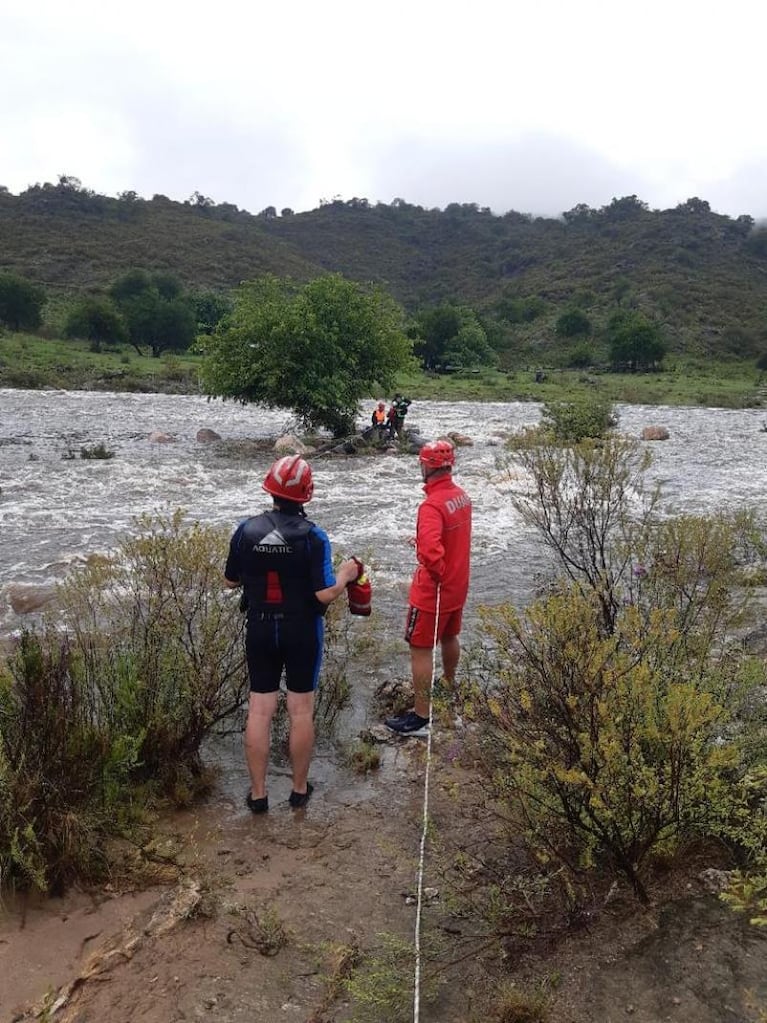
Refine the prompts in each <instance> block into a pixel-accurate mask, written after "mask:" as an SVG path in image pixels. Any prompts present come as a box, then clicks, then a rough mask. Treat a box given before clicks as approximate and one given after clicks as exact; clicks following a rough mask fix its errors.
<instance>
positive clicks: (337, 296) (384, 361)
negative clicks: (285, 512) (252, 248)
mask: <svg viewBox="0 0 767 1023" xmlns="http://www.w3.org/2000/svg"><path fill="white" fill-rule="evenodd" d="M403 326H404V316H403V313H402V310H401V309H400V308H399V306H398V305H397V304H396V303H395V302H394V300H393V299H392V298H390V297H389V296H388V295H387V294H386V293H385V292H384V291H383V290H382V289H381V288H378V287H374V288H370V289H366V288H364V287H363V286H362V285H360V284H356V283H354V282H352V281H348V280H345V279H344V278H343V277H342V276H341V275H340V274H328V275H327V276H325V277H318V278H317V279H316V280H314V281H311V282H310V283H309V284H306V285H304V286H302V287H298V286H295V285H293V284H291V283H290V282H289V281H283V280H279V279H278V278H276V277H272V276H267V277H262V278H259V279H258V280H255V281H251V282H249V283H246V284H244V285H242V287H241V288H240V290H239V292H238V294H237V300H236V304H235V308H234V311H233V312H232V314H231V315H230V316H228V317H226V318H225V319H224V320H223V321H222V323H221V324H220V325H219V326H218V328H217V329H216V330H215V331H214V332H213V334H212V335H211V336H210V338H206V339H205V342H204V358H203V369H202V382H203V386H204V388H205V390H206V392H207V393H208V394H209V395H213V396H216V397H221V398H233V399H234V400H235V401H239V402H242V403H243V404H250V403H256V404H262V405H265V406H267V407H268V408H289V409H292V410H293V411H294V412H295V413H296V415H297V416H298V418H299V419H300V420H301V422H302V423H304V424H305V425H306V426H308V427H310V428H317V427H320V428H325V429H328V430H330V431H331V432H332V433H333V434H334V435H335V436H343V435H344V434H348V433H351V432H352V431H353V429H354V421H355V418H356V414H357V410H358V405H359V401H360V399H361V398H363V397H364V396H365V395H369V394H370V393H371V392H372V391H373V390H374V389H378V390H382V391H385V390H388V389H391V388H392V387H393V386H394V381H395V374H396V373H397V372H398V371H399V370H402V369H404V368H406V367H407V366H408V364H409V361H410V353H411V342H410V341H408V339H407V338H406V337H405V334H404V329H403Z"/></svg>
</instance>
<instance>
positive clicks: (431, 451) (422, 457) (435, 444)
mask: <svg viewBox="0 0 767 1023" xmlns="http://www.w3.org/2000/svg"><path fill="white" fill-rule="evenodd" d="M418 461H419V462H420V463H421V465H425V466H426V467H427V468H428V469H444V468H445V467H446V466H448V465H455V448H454V447H453V445H452V444H451V443H450V441H449V440H435V441H432V442H431V443H430V444H424V446H423V447H422V448H421V450H420V451H419V453H418Z"/></svg>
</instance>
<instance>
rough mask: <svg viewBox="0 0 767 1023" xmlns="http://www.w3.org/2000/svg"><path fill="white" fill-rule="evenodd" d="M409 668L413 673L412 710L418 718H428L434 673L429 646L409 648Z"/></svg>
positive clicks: (432, 658) (432, 655)
mask: <svg viewBox="0 0 767 1023" xmlns="http://www.w3.org/2000/svg"><path fill="white" fill-rule="evenodd" d="M410 667H411V670H412V673H413V692H414V693H415V702H414V710H415V712H416V714H417V715H418V716H419V717H422V718H428V716H429V693H430V691H431V676H432V672H433V671H434V652H433V650H432V647H430V646H411V647H410Z"/></svg>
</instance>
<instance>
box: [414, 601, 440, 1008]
mask: <svg viewBox="0 0 767 1023" xmlns="http://www.w3.org/2000/svg"><path fill="white" fill-rule="evenodd" d="M439 598H440V587H439V584H438V585H437V600H436V611H435V615H434V643H433V644H432V651H431V682H430V683H429V731H428V735H427V738H426V770H425V771H424V780H423V827H422V829H421V851H420V855H419V857H418V893H417V896H416V905H415V938H414V944H415V978H414V982H413V1023H418V1021H419V1019H420V1018H421V910H422V909H423V872H424V863H425V860H426V834H427V832H428V830H429V776H430V774H431V736H432V731H433V729H432V699H433V696H434V680H435V677H436V674H437V636H438V634H439Z"/></svg>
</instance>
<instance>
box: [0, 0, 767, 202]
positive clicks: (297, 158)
mask: <svg viewBox="0 0 767 1023" xmlns="http://www.w3.org/2000/svg"><path fill="white" fill-rule="evenodd" d="M499 8H500V9H499ZM765 27H767V9H763V7H762V5H756V4H753V3H751V2H750V0H730V2H729V3H728V4H726V5H722V4H719V3H718V4H714V3H712V2H710V0H703V2H698V3H694V4H693V3H692V2H691V0H671V2H668V0H665V2H661V0H646V2H645V4H644V5H642V6H641V7H638V6H636V5H629V4H627V3H626V2H625V0H611V2H607V0H581V2H580V3H577V4H575V3H572V0H539V2H538V3H537V4H535V5H533V4H529V5H522V4H519V3H510V4H506V5H497V4H496V3H495V2H492V0H475V2H474V3H472V4H471V5H455V4H453V5H450V4H445V3H440V4H437V3H435V2H434V0H421V2H418V3H413V2H412V0H410V2H408V3H405V2H404V0H391V2H389V3H387V4H385V5H384V4H373V3H371V2H367V3H359V0H356V2H352V0H326V2H325V3H324V4H317V3H313V2H309V0H293V2H281V3H278V2H276V0H261V2H260V3H259V4H254V5H251V6H249V7H246V6H244V5H241V4H240V3H239V2H235V0H220V2H219V3H217V4H215V5H210V4H202V3H199V2H192V3H186V4H183V5H182V4H180V3H178V2H177V0H155V2H151V3H150V2H149V0H135V2H134V3H133V4H132V5H131V6H130V7H129V8H126V7H124V6H118V5H116V4H114V3H110V2H108V0H98V2H97V0H70V3H68V4H66V5H64V4H61V3H60V0H55V2H54V0H39V2H38V3H37V4H35V5H34V7H23V6H21V5H18V6H16V7H15V8H14V9H11V10H8V8H7V6H6V9H5V10H4V11H3V13H2V14H0V89H2V95H3V96H5V97H8V96H13V97H14V101H13V103H5V104H3V107H2V109H0V138H3V139H4V140H5V142H4V148H5V152H4V153H3V154H2V156H3V159H2V163H0V168H1V169H0V183H3V184H6V185H7V186H9V187H11V188H12V189H13V190H19V189H21V188H24V187H26V185H27V184H29V183H30V182H34V181H37V180H42V179H45V178H51V177H54V176H55V174H57V173H61V172H65V173H69V174H74V175H76V176H78V177H80V178H81V179H82V180H83V182H84V183H85V184H86V185H88V186H90V187H93V188H96V189H98V190H100V191H108V192H114V191H119V190H122V189H123V188H131V187H132V188H137V190H139V191H141V192H142V194H148V195H151V194H152V193H154V192H164V193H166V194H169V195H171V196H172V197H173V198H185V197H186V196H187V195H188V194H190V192H191V191H193V190H194V189H199V190H200V191H202V192H204V193H206V194H209V195H211V196H213V197H214V198H215V199H217V200H218V201H230V202H235V203H237V204H239V205H241V206H244V207H246V208H249V209H252V210H258V209H260V208H262V207H263V206H266V205H271V204H274V205H276V206H278V207H280V206H283V205H288V206H291V207H294V208H297V209H300V208H307V207H311V206H314V205H316V204H317V202H318V200H319V199H320V198H321V197H324V198H328V197H331V196H332V195H335V194H341V195H344V196H351V195H368V196H369V197H371V198H378V197H383V198H386V197H389V198H390V197H391V196H393V195H397V194H399V195H403V197H404V198H406V199H409V200H410V201H413V202H421V203H424V204H425V205H444V204H445V203H446V202H449V201H457V202H467V201H478V202H480V203H482V204H487V205H491V206H493V207H494V208H495V207H498V208H503V207H502V206H498V204H499V203H501V204H503V203H508V204H509V205H511V206H514V207H517V208H524V207H525V206H527V207H528V208H536V207H537V208H540V209H542V210H559V209H566V208H568V207H569V206H572V205H574V203H575V202H579V201H584V202H590V203H591V204H595V205H600V204H603V203H605V202H609V200H610V198H611V197H612V194H615V193H617V192H621V193H623V192H625V191H628V192H636V193H637V194H640V195H641V196H642V198H644V199H646V200H647V201H648V202H650V204H651V205H654V206H655V205H665V204H669V203H673V202H674V201H678V197H679V196H681V197H682V198H686V197H687V195H689V194H696V193H697V194H699V195H701V197H703V198H706V197H707V194H706V193H707V189H709V190H712V194H714V193H716V194H717V195H718V196H720V201H721V202H723V203H726V204H727V211H728V212H742V211H743V209H744V208H746V207H748V208H749V210H750V211H751V212H754V213H756V214H764V213H767V199H766V198H764V197H762V194H761V191H760V189H759V188H758V185H757V182H756V181H755V180H754V179H753V178H752V174H753V173H755V172H756V169H758V168H759V167H761V166H763V164H764V162H765V160H767V139H765V137H764V136H763V134H762V132H761V130H760V125H761V120H762V111H761V93H762V72H761V60H760V59H759V53H758V49H757V47H758V46H759V42H760V39H761V34H762V32H763V30H764V28H765ZM436 164H439V169H438V170H435V165H436ZM725 183H729V184H725ZM409 188H413V189H414V190H416V191H417V193H418V194H415V192H414V193H409V192H408V189H409ZM448 189H454V190H455V191H451V192H448ZM483 196H487V198H483ZM505 197H508V198H505Z"/></svg>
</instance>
